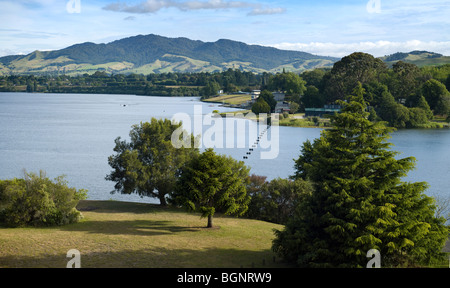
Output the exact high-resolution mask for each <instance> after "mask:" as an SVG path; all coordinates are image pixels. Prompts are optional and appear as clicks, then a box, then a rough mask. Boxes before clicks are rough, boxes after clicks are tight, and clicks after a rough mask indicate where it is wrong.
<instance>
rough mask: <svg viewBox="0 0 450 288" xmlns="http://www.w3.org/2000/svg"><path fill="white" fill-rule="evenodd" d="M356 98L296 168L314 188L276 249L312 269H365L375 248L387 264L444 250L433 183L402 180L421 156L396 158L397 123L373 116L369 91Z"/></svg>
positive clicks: (421, 259)
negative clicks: (366, 95)
mask: <svg viewBox="0 0 450 288" xmlns="http://www.w3.org/2000/svg"><path fill="white" fill-rule="evenodd" d="M348 100H349V102H348V103H346V102H344V101H340V104H341V105H342V106H343V109H342V113H341V114H337V115H335V116H333V118H332V123H333V125H334V127H333V128H332V129H329V130H326V131H324V132H322V135H321V137H320V138H318V139H316V140H315V141H314V143H313V144H310V145H307V148H306V150H305V151H307V155H303V156H301V157H300V158H299V159H298V161H297V169H300V171H297V173H296V174H297V175H298V176H301V177H304V178H306V179H308V180H310V181H312V182H313V183H314V191H313V193H312V194H311V196H310V197H306V199H305V201H302V202H301V203H300V205H298V206H297V207H296V211H295V214H294V216H293V217H292V218H291V220H290V221H289V222H288V223H287V224H286V226H285V229H284V230H282V231H277V232H276V239H275V240H274V242H273V247H272V248H273V250H274V251H276V252H277V253H278V254H279V255H280V256H282V257H283V258H285V259H286V260H288V261H292V262H296V263H297V264H298V265H300V266H307V267H311V266H312V267H315V266H321V267H364V266H365V265H366V263H367V258H366V253H367V251H369V250H370V249H377V250H378V251H380V254H381V255H382V257H383V258H382V263H384V265H385V266H407V265H415V264H418V263H426V262H428V261H429V260H430V259H431V258H433V257H439V256H442V253H441V249H442V248H443V245H444V244H445V242H446V240H447V237H448V229H447V227H446V226H445V225H444V223H445V219H443V218H437V217H435V209H436V207H435V204H434V200H433V198H431V197H428V196H426V195H425V194H424V193H423V192H424V190H425V189H426V188H427V184H426V183H424V182H420V183H407V182H403V181H402V177H404V176H406V175H407V172H408V171H410V170H411V169H413V168H414V165H415V159H414V158H413V157H408V158H403V159H397V158H396V156H397V154H398V153H397V152H395V151H392V150H391V149H390V146H391V144H390V143H388V142H387V139H388V138H389V137H390V136H389V134H390V132H391V131H392V129H391V128H388V127H386V126H385V125H384V124H383V123H381V122H376V123H372V122H370V121H369V120H368V119H367V117H368V114H369V113H368V112H366V108H367V106H366V104H365V102H364V100H363V95H361V94H357V95H355V96H352V97H350V99H348ZM304 149H305V147H304Z"/></svg>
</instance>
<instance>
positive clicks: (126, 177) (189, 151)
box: [106, 118, 198, 206]
mask: <svg viewBox="0 0 450 288" xmlns="http://www.w3.org/2000/svg"><path fill="white" fill-rule="evenodd" d="M181 126H182V124H181V123H172V122H171V121H170V120H168V119H164V120H162V119H161V120H157V119H155V118H152V120H151V122H143V123H142V122H141V123H140V124H139V125H134V126H133V128H132V129H131V132H130V142H127V141H125V140H121V138H120V137H118V138H117V139H116V140H115V143H116V146H115V148H114V152H116V154H114V155H112V156H110V157H109V158H108V163H109V165H110V166H111V167H112V168H113V170H112V171H111V173H110V174H109V175H107V176H106V180H110V181H114V182H116V184H115V186H114V187H115V191H117V192H120V193H122V194H131V193H137V194H139V195H140V196H141V197H143V196H148V197H153V198H158V199H159V201H160V203H161V205H163V206H164V205H166V196H168V194H169V193H171V192H172V191H173V189H174V187H175V183H176V181H177V178H178V176H179V174H180V171H181V168H182V166H183V165H184V164H185V162H186V161H187V160H189V159H190V158H191V157H193V156H195V155H196V154H198V149H197V148H195V146H196V145H194V138H193V136H192V137H191V141H192V145H191V147H192V148H179V149H177V148H175V147H174V145H173V144H172V141H171V139H172V134H173V133H174V132H175V131H176V130H177V129H178V128H180V127H181ZM115 191H113V192H115Z"/></svg>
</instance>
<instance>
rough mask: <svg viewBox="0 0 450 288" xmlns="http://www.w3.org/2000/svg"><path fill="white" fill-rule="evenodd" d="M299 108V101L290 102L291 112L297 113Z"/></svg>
mask: <svg viewBox="0 0 450 288" xmlns="http://www.w3.org/2000/svg"><path fill="white" fill-rule="evenodd" d="M298 108H300V105H298V104H297V103H295V102H291V103H289V111H290V113H291V114H295V112H297V111H298Z"/></svg>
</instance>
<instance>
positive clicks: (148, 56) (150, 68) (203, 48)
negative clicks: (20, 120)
mask: <svg viewBox="0 0 450 288" xmlns="http://www.w3.org/2000/svg"><path fill="white" fill-rule="evenodd" d="M338 60H339V59H338V58H333V57H326V56H316V55H312V54H309V53H305V52H299V51H287V50H280V49H276V48H272V47H264V46H258V45H247V44H245V43H242V42H236V41H231V40H225V39H221V40H218V41H216V42H202V41H194V40H190V39H187V38H167V37H162V36H158V35H153V34H151V35H145V36H144V35H138V36H134V37H129V38H125V39H121V40H117V41H114V42H111V43H108V44H95V43H89V42H87V43H83V44H76V45H73V46H70V47H67V48H64V49H61V50H55V51H45V52H42V51H35V52H33V53H30V54H28V55H16V56H6V57H2V58H0V74H3V75H5V74H10V73H15V74H49V73H52V72H53V73H55V74H56V73H64V74H83V73H93V72H95V71H99V70H100V71H105V72H109V73H143V74H148V73H164V72H220V71H224V70H227V69H229V68H233V69H240V70H243V71H252V72H257V73H261V72H281V71H283V69H284V70H285V71H296V72H301V71H304V70H307V69H314V68H321V67H332V65H333V64H334V63H335V62H336V61H338Z"/></svg>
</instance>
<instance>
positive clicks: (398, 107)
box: [377, 91, 410, 128]
mask: <svg viewBox="0 0 450 288" xmlns="http://www.w3.org/2000/svg"><path fill="white" fill-rule="evenodd" d="M377 114H378V116H380V117H381V119H382V120H383V121H386V122H388V123H389V125H390V126H392V127H395V128H406V127H407V126H408V124H407V123H408V122H409V120H410V119H409V115H410V114H409V110H408V108H406V107H405V106H403V105H402V104H400V103H397V102H395V99H394V97H393V96H392V94H391V93H390V92H388V91H384V92H382V96H381V99H380V100H379V107H378V111H377Z"/></svg>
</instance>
